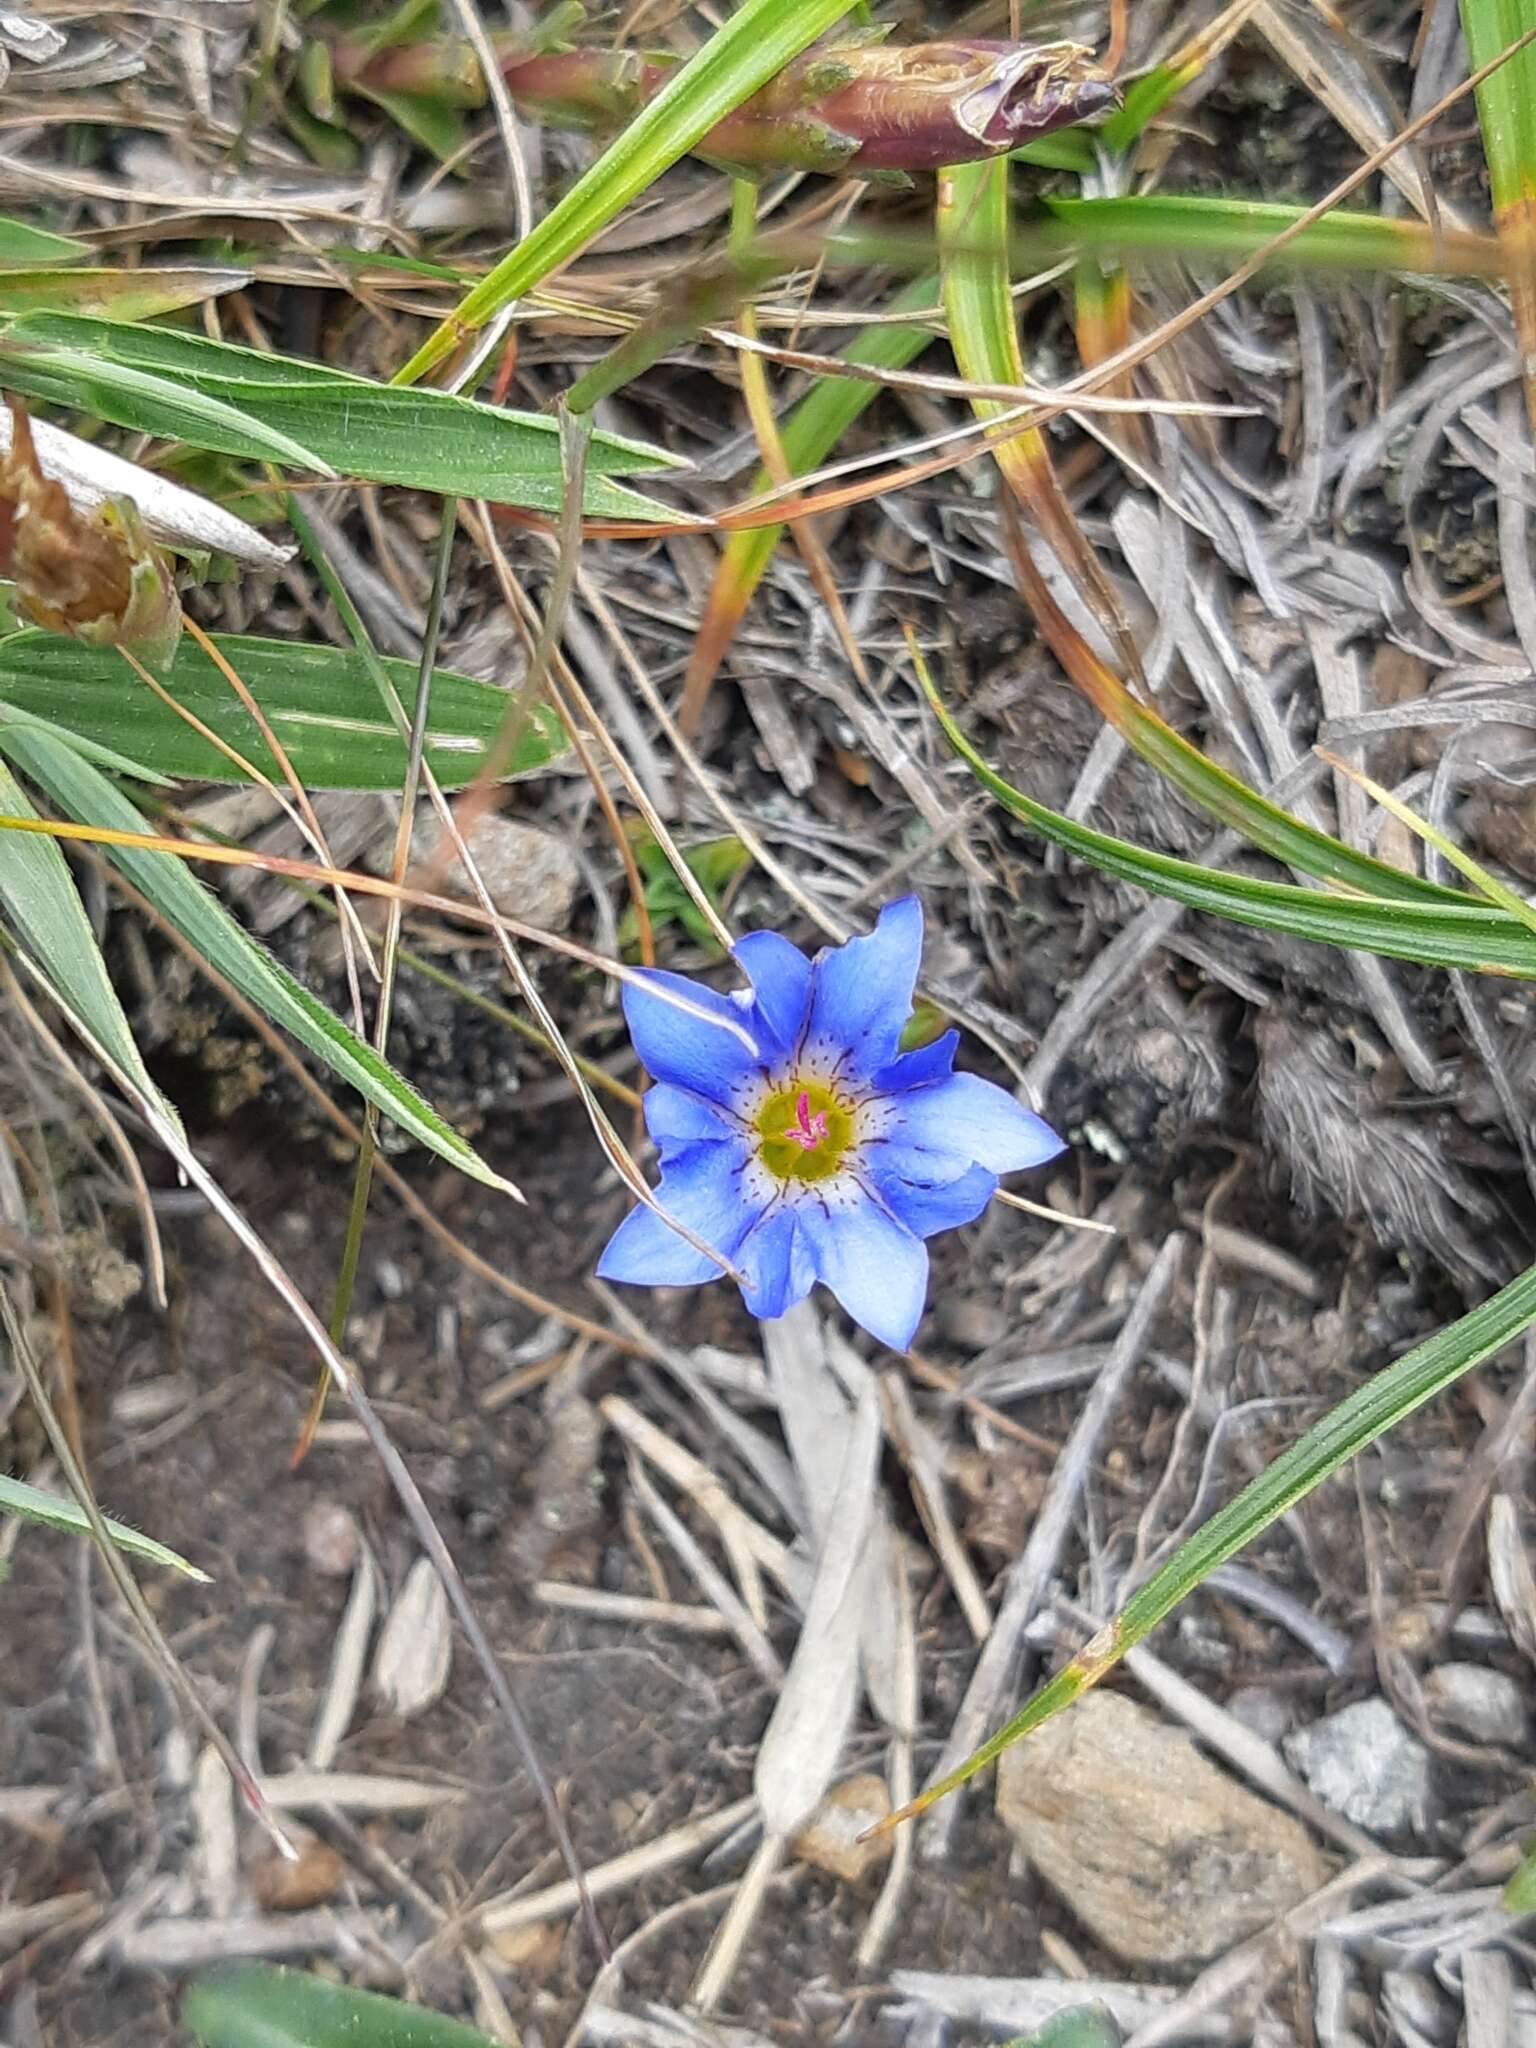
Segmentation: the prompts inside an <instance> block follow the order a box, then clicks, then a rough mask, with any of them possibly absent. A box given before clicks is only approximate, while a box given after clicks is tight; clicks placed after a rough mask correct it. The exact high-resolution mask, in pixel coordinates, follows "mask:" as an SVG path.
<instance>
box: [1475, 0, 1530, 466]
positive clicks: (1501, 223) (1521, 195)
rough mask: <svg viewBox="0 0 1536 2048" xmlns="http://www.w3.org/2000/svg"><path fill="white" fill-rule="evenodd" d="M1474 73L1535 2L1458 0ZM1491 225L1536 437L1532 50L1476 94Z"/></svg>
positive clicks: (1521, 26)
mask: <svg viewBox="0 0 1536 2048" xmlns="http://www.w3.org/2000/svg"><path fill="white" fill-rule="evenodd" d="M1461 25H1462V29H1463V31H1464V32H1465V35H1466V40H1467V51H1468V54H1469V55H1470V57H1471V60H1472V68H1473V70H1474V71H1481V70H1482V68H1483V66H1484V65H1485V64H1491V63H1492V62H1493V60H1494V59H1495V58H1496V57H1497V56H1498V55H1499V52H1500V51H1501V50H1507V49H1509V48H1510V46H1511V45H1512V44H1514V43H1517V42H1518V41H1519V40H1520V38H1521V37H1522V36H1525V35H1529V34H1530V33H1531V31H1532V30H1533V29H1536V0H1461ZM1477 118H1478V124H1479V126H1480V127H1481V128H1482V131H1483V154H1484V155H1485V156H1486V157H1487V159H1488V182H1489V185H1490V187H1491V189H1492V192H1493V218H1494V225H1495V226H1496V227H1497V228H1498V231H1499V241H1500V243H1501V245H1502V247H1503V251H1504V262H1505V271H1506V274H1507V276H1508V280H1509V302H1510V310H1511V312H1512V313H1513V315H1514V321H1515V336H1516V339H1517V341H1518V342H1519V345H1520V354H1521V358H1522V361H1521V373H1522V378H1523V382H1524V385H1525V403H1526V412H1527V414H1528V416H1529V418H1530V422H1531V428H1532V431H1533V432H1536V43H1527V44H1526V46H1525V48H1524V49H1522V50H1520V51H1519V52H1518V53H1517V54H1516V55H1515V56H1513V57H1511V58H1510V60H1509V62H1508V63H1507V64H1502V65H1500V67H1499V68H1498V70H1497V71H1494V72H1492V73H1491V74H1490V75H1489V76H1488V77H1487V78H1485V79H1484V80H1483V82H1482V84H1481V85H1480V86H1479V87H1478V88H1477Z"/></svg>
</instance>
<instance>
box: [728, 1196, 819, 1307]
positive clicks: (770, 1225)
mask: <svg viewBox="0 0 1536 2048" xmlns="http://www.w3.org/2000/svg"><path fill="white" fill-rule="evenodd" d="M736 1264H737V1265H738V1267H739V1268H740V1269H741V1273H742V1276H743V1278H744V1279H746V1280H747V1281H748V1282H750V1285H749V1286H747V1287H744V1288H743V1289H742V1291H741V1298H742V1300H743V1301H744V1302H745V1303H746V1304H747V1307H748V1308H749V1309H750V1310H751V1311H752V1313H753V1315H755V1316H759V1317H762V1318H765V1319H769V1318H772V1317H774V1316H781V1315H783V1314H784V1313H785V1312H786V1311H787V1310H789V1309H792V1308H793V1307H794V1305H795V1303H796V1302H797V1301H804V1299H805V1297H806V1296H807V1295H808V1294H809V1293H810V1291H811V1286H812V1283H813V1282H814V1281H815V1278H816V1263H815V1261H814V1259H813V1258H812V1257H811V1252H810V1247H809V1246H808V1245H807V1243H806V1241H805V1238H804V1235H803V1234H802V1232H801V1230H800V1228H799V1226H798V1223H797V1222H796V1218H795V1211H794V1208H793V1207H792V1206H791V1204H790V1203H788V1202H780V1203H778V1204H776V1206H775V1207H774V1208H772V1209H770V1210H769V1212H768V1214H767V1215H766V1216H765V1217H764V1218H763V1220H762V1221H761V1222H760V1223H758V1224H757V1225H755V1226H754V1228H753V1229H752V1231H751V1232H750V1233H749V1235H748V1236H747V1238H746V1240H745V1242H744V1243H743V1244H742V1246H741V1248H740V1249H739V1251H738V1252H737V1254H736Z"/></svg>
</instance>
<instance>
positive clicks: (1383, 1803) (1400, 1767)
mask: <svg viewBox="0 0 1536 2048" xmlns="http://www.w3.org/2000/svg"><path fill="white" fill-rule="evenodd" d="M1281 1747H1282V1748H1283V1749H1284V1751H1285V1754H1286V1757H1287V1759H1288V1760H1289V1762H1290V1764H1291V1766H1292V1768H1293V1769H1294V1770H1297V1771H1299V1772H1300V1774H1301V1776H1302V1777H1303V1778H1304V1779H1305V1780H1306V1782H1307V1784H1308V1785H1309V1786H1310V1787H1311V1788H1312V1790H1313V1791H1314V1792H1315V1793H1316V1794H1317V1796H1318V1798H1319V1799H1321V1800H1322V1802H1323V1804H1324V1806H1329V1807H1332V1809H1333V1811H1334V1812H1335V1813H1340V1814H1342V1815H1343V1816H1344V1818H1345V1820H1348V1821H1353V1822H1354V1824H1355V1826H1356V1827H1357V1828H1364V1829H1365V1830H1366V1831H1367V1832H1368V1833H1369V1834H1373V1835H1402V1834H1407V1833H1410V1832H1412V1833H1417V1834H1422V1833H1423V1832H1424V1830H1425V1828H1426V1827H1427V1826H1428V1822H1429V1764H1430V1759H1429V1751H1428V1750H1427V1749H1426V1748H1425V1747H1424V1745H1423V1743H1422V1742H1420V1741H1419V1740H1418V1738H1417V1737H1416V1736H1413V1735H1410V1734H1409V1732H1408V1730H1407V1729H1406V1728H1405V1727H1404V1726H1403V1724H1402V1722H1401V1721H1399V1720H1398V1718H1397V1716H1396V1714H1394V1713H1393V1711H1392V1709H1391V1708H1390V1707H1389V1706H1388V1705H1387V1703H1386V1701H1385V1700H1384V1699H1382V1698H1380V1697H1379V1696H1378V1697H1376V1698H1374V1699H1368V1700H1360V1701H1358V1702H1357V1703H1356V1704H1355V1705H1354V1706H1352V1707H1342V1708H1341V1709H1340V1710H1339V1712H1338V1713H1336V1714H1329V1715H1328V1716H1327V1717H1326V1718H1325V1719H1323V1720H1321V1721H1314V1722H1313V1723H1312V1725H1311V1727H1310V1728H1299V1729H1298V1730H1297V1731H1296V1733H1295V1734H1294V1735H1288V1736H1287V1737H1286V1739H1285V1741H1284V1743H1283V1744H1282V1745H1281Z"/></svg>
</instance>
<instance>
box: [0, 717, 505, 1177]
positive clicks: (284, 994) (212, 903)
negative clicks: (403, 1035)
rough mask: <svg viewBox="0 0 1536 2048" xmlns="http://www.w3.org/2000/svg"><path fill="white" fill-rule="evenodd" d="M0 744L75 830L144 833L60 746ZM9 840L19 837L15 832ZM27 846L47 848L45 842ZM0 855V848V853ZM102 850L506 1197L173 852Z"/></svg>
mask: <svg viewBox="0 0 1536 2048" xmlns="http://www.w3.org/2000/svg"><path fill="white" fill-rule="evenodd" d="M0 746H3V748H4V751H5V753H6V754H7V755H8V756H9V757H10V758H11V759H12V760H13V761H14V762H15V763H16V765H17V766H18V767H19V768H20V769H21V770H22V771H23V772H24V773H25V774H27V775H29V776H31V777H32V779H33V780H34V781H35V782H36V783H37V784H38V785H39V787H40V788H43V789H46V790H47V792H48V794H49V796H50V797H52V799H53V801H54V802H55V803H56V804H57V805H58V806H59V808H60V810H61V811H63V812H64V813H65V814H66V815H67V816H68V817H71V818H73V819H75V820H76V822H77V823H79V824H89V825H98V826H109V827H111V828H113V829H116V830H120V831H125V832H148V831H151V830H152V829H153V828H152V827H151V826H150V825H149V824H148V823H147V821H146V820H145V819H144V818H143V817H142V816H141V815H140V814H139V812H138V811H136V810H135V809H134V807H133V805H132V804H131V803H130V802H129V801H128V799H127V798H126V797H125V796H124V795H123V794H122V792H121V791H120V790H119V789H118V788H117V787H116V786H115V785H114V784H113V783H111V782H109V781H108V780H107V778H106V777H105V776H104V775H102V774H100V773H99V772H98V771H97V770H96V769H95V768H93V767H92V766H91V765H90V763H89V762H86V761H82V760H81V759H80V758H79V756H78V755H76V754H74V753H72V752H71V751H70V749H69V748H68V747H67V746H65V745H63V744H62V743H61V742H59V741H57V740H53V739H50V738H47V737H46V736H44V735H42V734H40V733H16V732H11V733H0ZM0 772H3V771H0ZM9 836H10V837H11V838H13V839H16V838H19V837H20V835H19V834H15V833H13V834H11V835H9ZM0 837H3V835H0ZM29 843H36V844H38V845H47V844H48V842H47V841H45V840H39V841H36V842H30V841H29ZM55 850H56V849H55ZM3 851H4V848H3V845H0V853H3ZM101 852H102V856H103V858H104V859H106V860H109V861H110V862H111V863H112V864H113V866H115V867H117V868H119V869H120V870H121V871H122V873H123V874H125V875H126V876H127V877H128V880H129V881H130V882H132V883H133V885H134V887H135V888H136V889H138V890H139V891H140V892H141V894H143V895H144V896H146V897H148V899H149V901H150V902H151V903H152V904H153V905H154V906H155V908H156V909H157V910H158V911H159V912H160V914H161V915H162V916H163V917H165V918H166V919H168V920H169V922H170V923H171V924H172V925H174V926H175V928H176V930H177V931H179V932H180V933H181V935H182V937H183V938H184V939H186V940H187V941H188V943H189V944H190V945H192V946H194V947H195V948H196V949H197V951H198V952H199V953H200V954H201V955H202V956H203V958H204V959H205V960H207V961H208V963H209V965H210V966H212V967H215V968H217V969H218V971H219V973H220V974H222V975H224V976H225V977H226V979H227V980H229V981H231V982H233V983H234V985H235V987H236V988H238V989H239V991H240V993H241V994H242V995H243V996H245V997H246V998H247V999H248V1000H249V1001H250V1002H252V1003H254V1004H255V1005H256V1006H257V1008H258V1009H259V1010H261V1011H262V1012H263V1013H264V1014H265V1015H266V1016H268V1017H270V1018H271V1019H272V1021H273V1023H274V1024H277V1025H280V1026H281V1027H282V1029H283V1030H285V1031H287V1032H289V1033H291V1035H292V1036H293V1037H294V1038H296V1039H297V1040H298V1041H299V1043H300V1044H301V1045H303V1046H306V1047H307V1048H308V1049H309V1051H310V1052H312V1053H313V1054H314V1055H315V1056H316V1058H317V1059H320V1060H323V1061H324V1062H325V1064H326V1065H327V1066H328V1067H329V1068H330V1069H331V1071H332V1073H334V1074H337V1075H339V1076H340V1077H341V1079H342V1080H343V1081H346V1082H348V1083H349V1084H350V1085H351V1086H352V1087H354V1088H355V1089H356V1090H357V1091H358V1093H359V1094H360V1095H362V1096H363V1097H364V1098H365V1099H366V1100H367V1101H369V1102H371V1103H373V1104H374V1105H375V1106H376V1107H377V1108H378V1109H381V1110H382V1111H383V1112H384V1114H385V1115H386V1116H389V1117H392V1118H393V1119H394V1121H395V1122H396V1123H397V1124H398V1125H399V1126H400V1128H401V1129H402V1130H403V1131H407V1132H409V1134H410V1135H411V1136H412V1137H413V1138H415V1139H416V1141H417V1142H418V1144H422V1145H426V1146H428V1147H429V1148H430V1149H431V1150H432V1151H433V1152H435V1153H436V1154H437V1155H438V1157H439V1158H440V1159H446V1160H447V1161H448V1163H449V1165H451V1166H456V1167H457V1168H458V1169H459V1171H460V1172H461V1173H466V1174H468V1175H469V1176H470V1178H471V1179H472V1180H477V1181H481V1182H483V1183H484V1185H485V1186H487V1187H493V1188H498V1189H500V1190H502V1191H503V1192H511V1191H512V1190H511V1188H510V1184H509V1183H508V1182H507V1181H505V1180H503V1179H502V1177H501V1176H500V1175H499V1174H496V1173H493V1172H492V1171H491V1169H490V1167H488V1166H487V1165H486V1164H485V1162H484V1160H483V1159H481V1157H480V1155H479V1154H478V1153H477V1152H476V1151H475V1150H474V1148H473V1146H471V1145H470V1144H468V1143H467V1142H466V1141H465V1140H464V1139H463V1138H461V1137H460V1135H459V1133H458V1132H457V1131H456V1130H454V1129H453V1127H452V1126H451V1125H450V1124H448V1123H445V1122H444V1120H443V1119H442V1117H440V1116H439V1115H438V1114H437V1111H436V1110H435V1109H433V1108H432V1107H431V1106H430V1104H428V1103H426V1102H424V1101H423V1100H422V1098H421V1097H420V1096H419V1095H418V1094H417V1093H416V1091H415V1089H414V1088H412V1087H411V1085H410V1083H409V1082H408V1081H406V1080H405V1079H404V1078H403V1077H402V1076H401V1075H399V1074H397V1073H396V1072H395V1070H394V1068H393V1067H392V1066H390V1065H389V1063H388V1061H387V1060H383V1059H380V1057H379V1056H378V1054H377V1053H375V1052H374V1051H373V1049H372V1048H371V1047H370V1046H368V1045H367V1044H365V1043H364V1041H363V1040H362V1039H360V1038H359V1037H358V1036H357V1035H356V1033H355V1032H353V1031H351V1030H350V1029H349V1028H348V1027H347V1026H346V1025H345V1024H344V1023H343V1022H342V1021H341V1019H340V1018H339V1017H337V1016H335V1015H334V1014H333V1013H332V1012H331V1011H330V1010H328V1009H327V1008H326V1007H325V1005H324V1004H323V1003H321V1002H319V1001H317V1000H316V998H315V997H314V996H312V995H311V994H310V993H309V991H308V989H306V988H305V987H304V986H303V984H302V983H300V982H298V981H295V980H294V978H293V976H292V975H291V974H289V972H288V971H287V969H286V968H285V967H282V966H280V965H279V963H278V962H277V961H276V960H274V959H273V957H272V955H271V954H270V953H268V952H267V951H266V949H265V948H264V947H262V946H260V945H258V944H257V942H256V941H255V939H253V938H252V937H251V935H250V933H249V932H247V931H246V929H245V927H244V926H243V925H241V924H240V923H239V922H238V921H237V920H236V919H235V918H234V917H232V916H231V915H230V913H229V912H228V911H227V910H226V909H225V908H224V906H223V904H222V903H221V902H220V901H219V899H218V898H217V897H216V896H214V895H213V894H212V893H211V892H210V891H209V890H207V889H205V888H204V887H203V885H202V883H201V882H199V881H198V880H197V879H196V877H195V876H193V875H192V874H191V873H190V872H189V871H188V869H187V867H186V864H185V863H184V862H183V861H182V860H181V859H180V858H179V857H178V856H177V855H175V854H170V853H151V852H149V851H147V850H146V849H145V848H143V847H132V846H103V847H102V849H101Z"/></svg>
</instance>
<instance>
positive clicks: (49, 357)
mask: <svg viewBox="0 0 1536 2048" xmlns="http://www.w3.org/2000/svg"><path fill="white" fill-rule="evenodd" d="M46 317H49V318H53V317H57V318H60V319H68V318H69V317H70V316H69V315H68V314H59V315H57V316H53V315H48V316H46ZM20 325H21V322H20V321H17V322H13V323H12V325H11V326H10V328H9V329H8V330H7V331H6V332H5V333H4V334H3V336H0V381H3V382H4V384H5V386H6V388H7V389H8V390H11V391H19V392H20V393H21V394H22V396H23V397H25V398H41V399H44V400H46V401H47V402H48V403H49V404H52V405H67V406H69V407H70V408H71V409H72V410H74V411H76V412H86V413H91V414H93V415H94V416H95V417H96V418H97V419H103V420H110V421H111V422H112V424H113V426H115V427H128V428H130V429H131V430H132V431H133V432H134V433H138V434H157V435H159V436H161V437H162V438H163V439H166V440H171V441H185V442H186V443H187V444H188V445H189V446H190V447H193V448H213V449H216V450H218V452H219V453H220V454H223V455H243V456H246V457H247V458H249V459H251V460H253V461H260V462H281V463H286V464H287V466H288V467H289V468H290V469H305V470H312V471H315V472H318V473H319V474H320V475H322V476H333V475H334V474H335V471H334V470H332V469H331V468H330V467H329V466H328V465H327V464H326V462H325V461H324V459H323V458H322V457H321V456H319V455H317V454H316V453H315V452H314V451H313V449H311V448H308V447H306V446H305V444H304V443H303V442H302V441H296V440H294V439H293V438H292V437H291V436H290V435H288V434H285V433H283V432H282V431H281V430H280V429H279V428H277V427H275V426H271V425H268V424H267V423H266V422H265V421H263V420H261V419H258V418H257V417H256V415H255V414H254V413H248V412H241V411H240V410H238V409H237V408H236V407H234V406H231V405H228V404H226V403H225V401H224V400H223V399H221V398H215V397H211V396H209V395H208V394H207V393H206V392H202V391H198V390H196V389H194V388H184V387H183V386H182V385H180V384H179V383H175V382H173V381H172V380H171V379H170V378H169V377H163V376H160V375H158V374H156V373H154V372H152V371H146V370H139V369H134V368H131V367H129V366H128V365H126V364H122V363H107V362H103V361H102V360H101V359H100V358H99V357H97V356H94V355H88V354H86V353H84V352H83V351H80V350H76V349H68V348H54V347H50V346H48V345H46V344H41V343H33V342H19V341H17V339H16V335H17V331H18V328H19V327H20Z"/></svg>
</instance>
